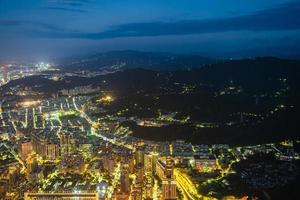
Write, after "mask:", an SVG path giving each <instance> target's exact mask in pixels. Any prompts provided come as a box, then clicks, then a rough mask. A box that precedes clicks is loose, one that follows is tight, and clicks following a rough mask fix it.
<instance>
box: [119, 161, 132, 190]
mask: <svg viewBox="0 0 300 200" xmlns="http://www.w3.org/2000/svg"><path fill="white" fill-rule="evenodd" d="M120 178H121V181H120V182H121V192H122V193H126V194H129V189H130V182H129V165H128V164H127V163H122V166H121V177H120Z"/></svg>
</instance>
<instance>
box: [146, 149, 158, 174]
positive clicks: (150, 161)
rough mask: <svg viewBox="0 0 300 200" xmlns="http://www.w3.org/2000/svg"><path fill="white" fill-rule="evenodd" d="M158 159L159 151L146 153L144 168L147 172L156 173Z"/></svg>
mask: <svg viewBox="0 0 300 200" xmlns="http://www.w3.org/2000/svg"><path fill="white" fill-rule="evenodd" d="M157 159H158V154H157V153H150V154H145V156H144V166H145V167H144V168H145V173H150V174H152V173H155V166H156V161H157Z"/></svg>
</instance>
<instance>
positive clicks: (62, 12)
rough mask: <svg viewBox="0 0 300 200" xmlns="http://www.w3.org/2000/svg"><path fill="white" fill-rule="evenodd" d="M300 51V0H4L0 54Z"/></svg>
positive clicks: (252, 53) (212, 54)
mask: <svg viewBox="0 0 300 200" xmlns="http://www.w3.org/2000/svg"><path fill="white" fill-rule="evenodd" d="M125 49H126V50H128V49H131V50H142V51H164V52H174V53H197V54H199V55H202V56H210V57H245V56H264V55H274V56H282V57H293V58H296V57H298V56H300V51H299V50H300V1H289V0H0V53H1V54H0V58H4V59H7V58H10V59H26V58H28V59H36V60H42V59H43V60H45V59H51V58H55V57H65V56H70V55H81V54H89V53H93V52H103V51H111V50H125Z"/></svg>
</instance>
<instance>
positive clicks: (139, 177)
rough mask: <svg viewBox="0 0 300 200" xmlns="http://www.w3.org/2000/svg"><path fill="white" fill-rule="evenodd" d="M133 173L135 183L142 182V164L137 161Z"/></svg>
mask: <svg viewBox="0 0 300 200" xmlns="http://www.w3.org/2000/svg"><path fill="white" fill-rule="evenodd" d="M135 173H136V183H138V184H142V183H143V180H144V169H143V165H142V164H141V163H139V164H138V165H137V166H136V167H135Z"/></svg>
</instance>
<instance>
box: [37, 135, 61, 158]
mask: <svg viewBox="0 0 300 200" xmlns="http://www.w3.org/2000/svg"><path fill="white" fill-rule="evenodd" d="M32 149H33V151H34V152H36V153H37V154H39V155H40V156H41V157H42V158H43V159H47V160H54V159H57V158H58V157H59V145H58V142H57V141H54V140H53V141H52V140H51V141H48V139H47V138H45V137H43V136H39V135H36V134H32Z"/></svg>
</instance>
